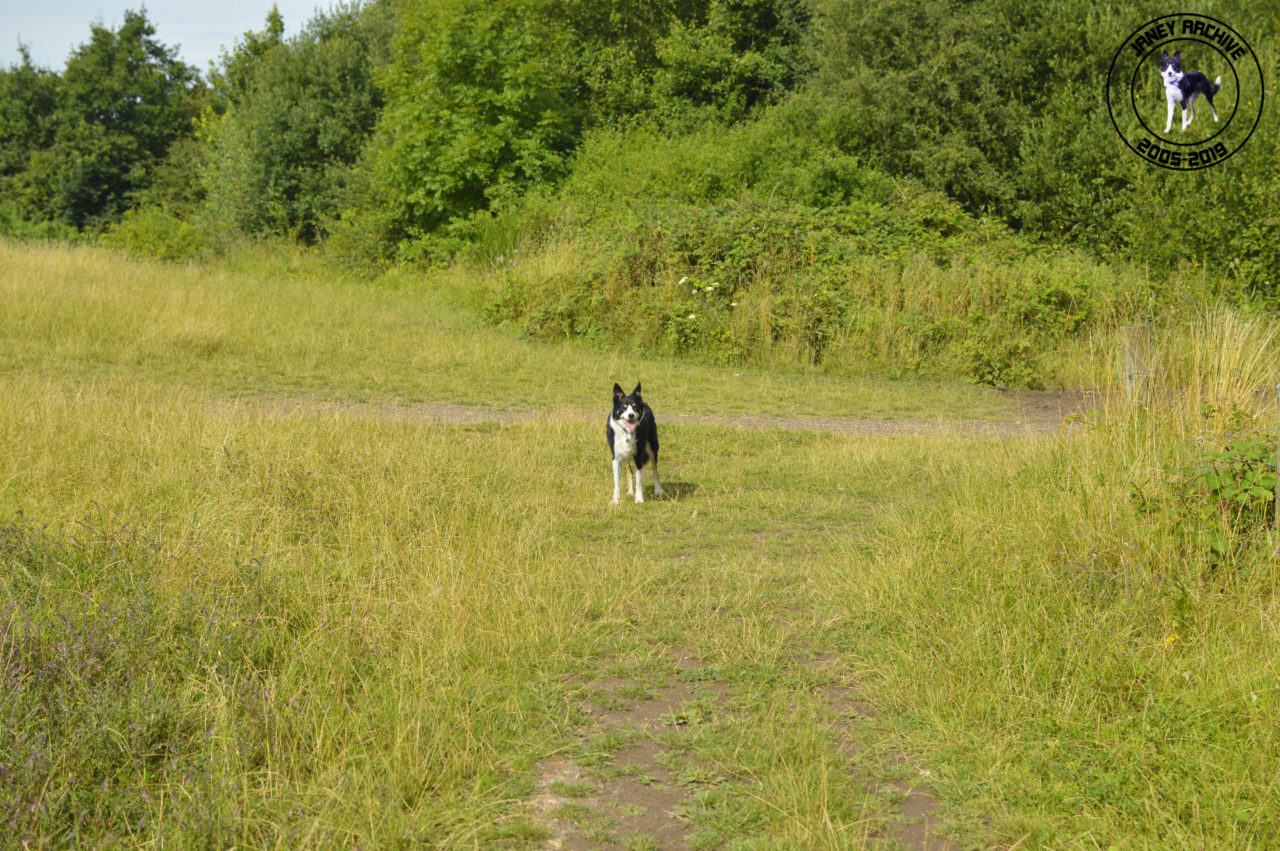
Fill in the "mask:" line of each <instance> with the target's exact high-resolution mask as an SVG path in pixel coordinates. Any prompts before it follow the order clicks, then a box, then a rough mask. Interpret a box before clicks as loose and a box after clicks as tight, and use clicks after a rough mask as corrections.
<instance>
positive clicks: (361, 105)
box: [208, 3, 391, 240]
mask: <svg viewBox="0 0 1280 851" xmlns="http://www.w3.org/2000/svg"><path fill="white" fill-rule="evenodd" d="M390 20H391V19H390V13H389V7H388V4H386V3H373V4H369V5H366V6H363V7H360V6H347V7H335V8H333V9H332V10H331V11H330V12H329V13H327V14H319V15H317V16H316V17H315V18H313V19H312V20H311V21H310V22H308V24H307V25H306V27H305V28H304V29H303V31H302V32H301V33H300V34H299V35H298V36H297V37H296V38H294V39H291V40H289V41H286V42H279V41H278V40H277V39H278V37H279V33H280V31H281V30H282V22H281V21H280V18H279V14H278V12H276V11H275V10H273V11H272V15H271V16H269V17H268V19H267V25H268V27H267V30H266V31H265V32H264V33H263V34H262V35H260V36H259V35H254V34H248V35H247V37H246V41H245V42H244V43H242V44H241V45H240V47H238V48H237V50H236V51H235V53H234V54H232V56H230V57H224V60H223V66H222V71H221V72H220V73H219V74H218V75H216V76H215V87H217V88H218V89H219V90H220V91H221V92H223V94H224V96H225V97H226V98H227V101H228V103H227V111H226V114H225V115H224V116H222V118H221V119H219V120H217V121H216V122H215V123H212V124H211V132H210V141H211V148H212V150H211V159H212V162H211V167H210V169H209V173H208V183H209V198H210V202H211V203H212V205H213V207H214V209H215V210H216V211H217V212H218V213H219V214H223V215H225V216H226V217H227V218H228V219H229V220H230V221H231V223H232V224H233V225H235V226H236V227H238V228H240V229H242V230H244V231H246V232H249V233H254V234H260V233H274V234H281V235H293V236H298V237H301V238H303V239H306V240H312V239H315V238H316V237H318V236H319V235H320V234H321V232H322V231H323V229H324V222H325V221H326V220H327V219H328V218H331V217H334V216H336V215H337V214H338V213H339V210H338V208H337V203H338V202H337V198H338V195H339V193H340V190H341V187H342V184H343V182H344V180H345V178H346V176H347V175H348V173H349V170H350V168H351V166H352V164H353V163H355V162H356V160H357V159H358V158H359V157H360V155H361V153H362V151H363V150H364V145H365V141H366V139H367V138H368V136H369V134H370V132H371V131H372V129H373V126H374V123H375V121H376V119H377V116H378V112H379V110H380V109H381V108H382V91H381V89H380V87H379V86H378V84H377V82H376V80H375V73H376V70H377V68H378V67H379V65H381V64H382V63H383V61H384V59H383V57H384V56H385V54H386V51H387V46H388V43H389V39H390V33H389V27H390Z"/></svg>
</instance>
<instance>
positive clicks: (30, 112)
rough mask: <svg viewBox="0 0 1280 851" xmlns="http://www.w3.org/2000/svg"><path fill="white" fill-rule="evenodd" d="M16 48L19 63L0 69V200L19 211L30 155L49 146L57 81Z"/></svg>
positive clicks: (23, 47) (24, 48) (23, 48)
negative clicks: (19, 57)
mask: <svg viewBox="0 0 1280 851" xmlns="http://www.w3.org/2000/svg"><path fill="white" fill-rule="evenodd" d="M18 49H19V51H20V53H21V54H22V62H21V63H20V64H17V65H13V66H10V67H9V68H7V69H5V70H0V201H3V202H6V203H7V204H8V205H14V206H17V207H19V208H21V207H22V206H23V203H22V186H23V180H22V177H23V175H25V173H26V171H27V169H28V168H30V165H31V155H32V153H33V152H36V151H41V150H44V149H46V148H48V147H49V146H51V145H52V144H53V138H54V116H55V112H56V110H57V105H58V89H59V84H60V83H61V80H60V79H59V77H58V75H57V74H54V73H53V72H52V71H47V70H45V69H43V68H36V67H35V66H34V65H32V64H31V51H30V50H29V49H28V48H27V46H26V45H25V44H24V45H20V46H19V48H18Z"/></svg>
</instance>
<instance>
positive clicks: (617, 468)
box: [613, 457, 631, 505]
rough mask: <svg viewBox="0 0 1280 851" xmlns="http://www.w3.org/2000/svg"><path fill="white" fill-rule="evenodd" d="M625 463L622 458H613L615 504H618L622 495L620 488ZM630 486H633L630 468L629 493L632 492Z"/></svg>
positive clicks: (628, 474)
mask: <svg viewBox="0 0 1280 851" xmlns="http://www.w3.org/2000/svg"><path fill="white" fill-rule="evenodd" d="M623 463H624V462H623V460H622V459H621V458H618V457H615V458H614V459H613V504H614V505H617V504H618V497H619V496H620V494H619V492H618V489H619V487H620V486H621V484H622V465H623ZM630 486H631V471H630V470H628V471H627V493H631V487H630Z"/></svg>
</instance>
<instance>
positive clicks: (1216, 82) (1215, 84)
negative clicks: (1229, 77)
mask: <svg viewBox="0 0 1280 851" xmlns="http://www.w3.org/2000/svg"><path fill="white" fill-rule="evenodd" d="M1220 88H1222V78H1221V77H1219V78H1218V79H1216V80H1214V81H1213V91H1211V92H1209V97H1213V96H1214V95H1216V94H1217V93H1218V89H1220Z"/></svg>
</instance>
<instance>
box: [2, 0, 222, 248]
mask: <svg viewBox="0 0 1280 851" xmlns="http://www.w3.org/2000/svg"><path fill="white" fill-rule="evenodd" d="M200 91H201V84H200V82H199V75H198V74H197V73H196V71H195V69H194V68H192V67H191V66H189V65H187V64H185V63H183V62H181V61H179V60H178V59H177V58H176V53H175V51H173V50H171V49H169V48H166V47H165V46H164V45H163V44H161V43H160V42H158V41H156V39H155V27H154V26H152V24H151V22H150V21H148V20H147V17H146V12H133V11H127V12H125V13H124V23H123V24H121V26H120V29H119V30H116V31H112V30H110V29H108V28H106V27H104V26H103V25H101V24H93V25H92V27H91V35H90V39H89V41H88V42H87V43H85V44H82V45H81V46H80V47H78V48H77V49H76V50H75V52H74V53H73V54H72V55H71V58H70V59H69V60H68V61H67V66H66V69H65V71H64V72H63V74H62V78H61V84H60V85H59V87H58V97H57V108H56V110H55V114H54V117H53V121H52V124H53V134H52V143H51V144H50V145H49V146H48V147H47V148H45V149H44V150H41V151H37V152H33V153H32V155H31V158H30V166H29V170H28V173H27V176H26V181H27V184H28V194H27V198H28V203H29V205H30V206H31V207H32V208H33V211H34V212H35V213H36V214H37V215H38V217H41V218H46V219H54V220H61V221H64V222H66V223H68V224H71V225H74V226H75V227H78V228H84V227H94V226H99V225H101V224H105V223H106V222H109V221H113V220H116V219H118V218H119V217H120V215H121V214H123V213H124V211H125V210H126V209H128V208H129V207H130V206H131V205H132V204H133V203H134V201H135V199H136V198H137V196H138V193H140V192H141V191H142V190H144V189H145V188H146V187H147V185H148V183H149V181H150V178H151V174H152V170H153V169H154V168H155V166H156V165H157V163H159V162H160V161H162V160H163V159H164V157H165V155H166V154H167V153H168V150H169V147H170V146H171V145H172V144H173V142H174V141H175V140H177V139H179V138H183V137H185V136H189V135H191V133H192V119H193V118H194V116H195V114H196V109H197V104H198V99H199V95H200Z"/></svg>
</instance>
